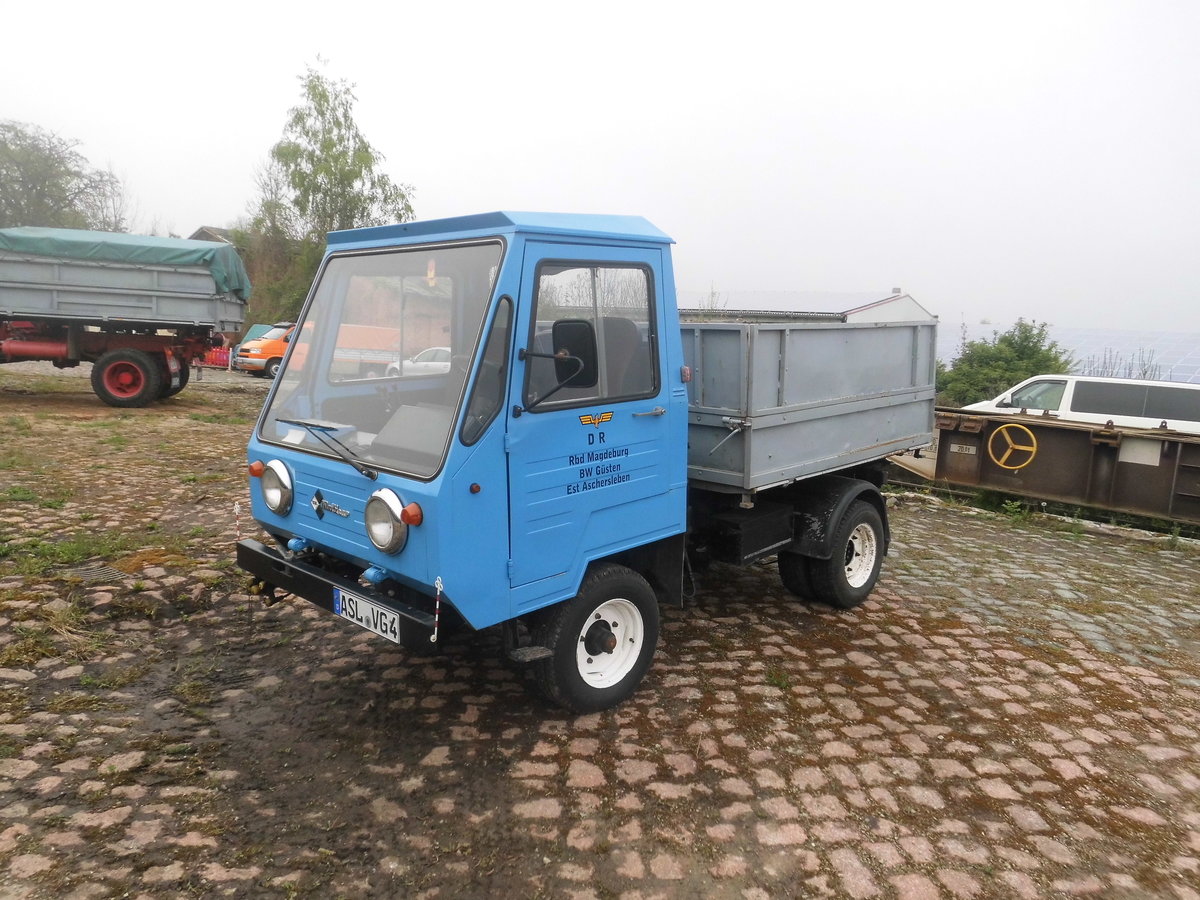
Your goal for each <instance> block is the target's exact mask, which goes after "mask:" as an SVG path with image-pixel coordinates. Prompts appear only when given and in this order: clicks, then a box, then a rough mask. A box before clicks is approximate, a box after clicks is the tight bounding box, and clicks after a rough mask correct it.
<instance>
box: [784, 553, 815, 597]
mask: <svg viewBox="0 0 1200 900" xmlns="http://www.w3.org/2000/svg"><path fill="white" fill-rule="evenodd" d="M812 562H814V560H811V559H809V558H808V557H807V556H801V555H800V554H799V553H780V554H779V556H778V557H776V559H775V564H776V565H777V566H778V567H779V580H780V581H782V582H783V586H784V587H785V588H787V590H788V592H789V593H792V594H795V595H796V596H797V597H799V598H800V599H801V600H812V599H813V597H814V594H815V592H814V591H813V586H812V574H811V573H810V572H809V568H810V565H811V563H812Z"/></svg>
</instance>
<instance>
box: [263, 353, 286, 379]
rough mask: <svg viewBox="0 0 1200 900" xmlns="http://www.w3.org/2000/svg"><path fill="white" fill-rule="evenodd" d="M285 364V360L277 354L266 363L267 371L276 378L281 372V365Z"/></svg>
mask: <svg viewBox="0 0 1200 900" xmlns="http://www.w3.org/2000/svg"><path fill="white" fill-rule="evenodd" d="M281 365H283V360H282V359H280V358H279V357H278V356H276V357H275V358H274V359H268V360H267V365H266V373H267V374H268V375H269V376H270V377H272V378H274V377H275V376H276V375H278V374H279V367H280V366H281Z"/></svg>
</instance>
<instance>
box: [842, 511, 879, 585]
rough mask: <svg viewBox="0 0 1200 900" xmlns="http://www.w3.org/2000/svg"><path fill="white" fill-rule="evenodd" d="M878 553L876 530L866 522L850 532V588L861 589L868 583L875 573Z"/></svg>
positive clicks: (847, 546)
mask: <svg viewBox="0 0 1200 900" xmlns="http://www.w3.org/2000/svg"><path fill="white" fill-rule="evenodd" d="M878 552H879V545H878V543H877V542H876V540H875V530H874V529H873V528H871V526H870V525H868V524H867V523H866V522H863V523H862V524H861V525H858V526H857V527H856V528H855V529H854V530H853V531H852V532H850V542H849V543H848V544H847V545H846V582H847V583H848V584H849V585H850V587H852V588H860V587H862V586H863V585H864V584H866V583H867V581H868V579H870V577H871V573H872V572H873V571H875V556H876V554H878Z"/></svg>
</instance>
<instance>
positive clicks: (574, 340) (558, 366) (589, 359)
mask: <svg viewBox="0 0 1200 900" xmlns="http://www.w3.org/2000/svg"><path fill="white" fill-rule="evenodd" d="M551 342H552V344H553V345H554V377H555V379H556V380H557V381H558V382H559V384H560V385H561V386H562V387H575V388H589V387H595V386H596V382H597V380H599V366H598V365H597V362H596V358H597V357H596V330H595V329H594V328H593V327H592V323H591V322H588V321H587V320H585V319H559V320H558V321H557V322H555V323H554V326H553V329H552V330H551Z"/></svg>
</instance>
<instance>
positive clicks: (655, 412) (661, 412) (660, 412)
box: [633, 406, 667, 419]
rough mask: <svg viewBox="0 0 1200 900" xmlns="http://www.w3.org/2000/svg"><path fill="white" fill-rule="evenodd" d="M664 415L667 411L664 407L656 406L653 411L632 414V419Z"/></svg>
mask: <svg viewBox="0 0 1200 900" xmlns="http://www.w3.org/2000/svg"><path fill="white" fill-rule="evenodd" d="M666 414H667V410H666V409H665V408H664V407H662V406H656V407H654V409H651V410H647V411H646V412H640V413H634V414H633V417H634V418H635V419H636V418H638V417H639V416H665V415H666Z"/></svg>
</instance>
